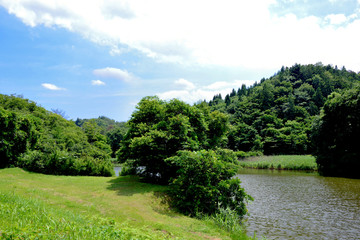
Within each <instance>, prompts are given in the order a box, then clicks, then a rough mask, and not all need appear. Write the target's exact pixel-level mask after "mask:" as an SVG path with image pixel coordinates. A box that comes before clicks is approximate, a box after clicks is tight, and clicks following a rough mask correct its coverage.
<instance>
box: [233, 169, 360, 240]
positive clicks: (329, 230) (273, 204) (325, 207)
mask: <svg viewBox="0 0 360 240" xmlns="http://www.w3.org/2000/svg"><path fill="white" fill-rule="evenodd" d="M237 177H239V178H240V180H241V182H242V183H241V186H242V187H243V188H245V191H246V192H247V193H248V194H250V195H251V196H252V197H253V198H254V199H255V200H254V201H253V202H252V203H250V204H249V205H248V210H249V213H250V216H249V217H248V218H247V219H246V225H247V230H248V235H250V236H253V235H254V233H256V236H257V237H261V236H264V237H266V238H267V239H360V180H359V179H346V178H332V177H321V176H318V175H317V174H314V173H312V174H307V173H299V172H292V171H271V170H251V169H243V170H241V172H239V174H238V175H237Z"/></svg>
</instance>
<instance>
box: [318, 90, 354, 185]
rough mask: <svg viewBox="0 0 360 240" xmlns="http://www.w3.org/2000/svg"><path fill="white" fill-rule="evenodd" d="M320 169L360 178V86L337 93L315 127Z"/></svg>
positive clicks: (332, 173)
mask: <svg viewBox="0 0 360 240" xmlns="http://www.w3.org/2000/svg"><path fill="white" fill-rule="evenodd" d="M313 132H314V134H313V142H314V145H315V150H316V151H315V155H316V161H317V163H318V165H319V171H320V172H321V173H323V174H324V175H338V176H349V177H355V178H358V177H359V173H358V169H359V168H360V160H359V159H360V149H359V144H358V141H357V140H356V139H358V137H359V134H360V86H359V85H357V86H356V87H355V88H354V89H350V90H347V91H344V92H342V93H341V94H338V93H334V94H332V95H330V96H329V98H328V100H327V101H326V103H325V105H324V112H323V115H322V116H321V119H320V120H318V121H317V122H316V124H315V125H314V127H313Z"/></svg>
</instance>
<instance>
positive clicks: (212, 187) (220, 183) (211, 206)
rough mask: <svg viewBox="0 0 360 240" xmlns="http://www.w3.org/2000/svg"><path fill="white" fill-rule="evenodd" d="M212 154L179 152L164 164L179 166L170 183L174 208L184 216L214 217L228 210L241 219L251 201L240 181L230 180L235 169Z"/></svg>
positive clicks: (203, 151)
mask: <svg viewBox="0 0 360 240" xmlns="http://www.w3.org/2000/svg"><path fill="white" fill-rule="evenodd" d="M220 158H221V156H219V155H217V154H216V153H215V152H214V151H212V150H209V151H205V150H201V151H198V152H190V151H179V152H178V154H177V156H174V157H170V158H168V159H166V160H165V161H166V162H170V163H171V164H173V165H175V166H177V167H178V169H179V170H178V171H177V174H178V175H177V177H175V178H174V179H173V180H172V181H171V183H170V187H171V189H170V191H169V194H170V196H171V198H172V204H173V206H174V207H175V208H177V209H178V210H179V211H181V212H182V213H184V214H188V215H191V216H195V215H196V214H198V213H202V214H209V215H211V214H214V213H216V212H218V211H219V206H220V207H221V208H230V209H232V210H234V211H236V213H237V214H238V216H239V219H241V218H242V217H243V216H244V215H245V214H246V212H247V210H246V205H245V204H246V202H247V201H248V200H251V199H252V198H251V197H250V196H249V195H247V194H246V193H245V191H244V189H243V188H241V187H240V183H241V182H240V180H239V179H238V178H232V177H233V176H234V175H235V174H236V172H237V167H236V166H235V165H234V164H231V163H229V162H224V161H221V160H219V159H220Z"/></svg>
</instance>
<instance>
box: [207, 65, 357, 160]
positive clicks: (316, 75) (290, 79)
mask: <svg viewBox="0 0 360 240" xmlns="http://www.w3.org/2000/svg"><path fill="white" fill-rule="evenodd" d="M359 83H360V74H359V73H355V72H353V71H348V70H346V68H345V67H343V68H342V69H338V68H337V67H336V66H335V67H333V66H331V65H327V66H324V65H322V64H321V63H317V64H315V65H313V64H309V65H300V64H295V65H294V66H292V67H282V68H281V70H280V71H279V72H277V73H276V74H275V75H274V76H272V77H270V78H267V79H265V78H264V79H262V80H261V81H260V83H255V84H254V85H253V86H251V87H248V88H247V87H246V86H245V85H243V86H241V87H240V88H239V89H238V90H235V89H233V91H232V92H231V93H229V94H227V95H226V96H225V98H224V99H223V98H222V96H221V95H220V94H219V95H216V96H214V97H213V100H211V101H209V102H208V103H207V104H208V105H209V106H210V108H211V110H212V111H215V110H218V111H221V112H223V113H227V114H229V116H230V118H229V119H230V126H229V131H228V134H227V137H226V138H224V139H223V142H222V144H221V147H226V148H229V149H232V150H235V151H253V150H257V151H262V152H264V154H266V155H269V154H307V153H311V152H312V151H313V145H312V143H311V141H310V139H311V126H312V122H313V119H314V118H315V117H316V116H319V114H320V111H321V109H322V107H323V106H324V103H325V100H326V98H327V97H328V96H329V95H330V94H331V93H333V92H342V91H344V90H347V89H351V88H354V86H355V85H357V84H359Z"/></svg>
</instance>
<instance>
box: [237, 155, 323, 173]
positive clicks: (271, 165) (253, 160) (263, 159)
mask: <svg viewBox="0 0 360 240" xmlns="http://www.w3.org/2000/svg"><path fill="white" fill-rule="evenodd" d="M239 163H240V166H242V167H244V168H256V169H279V170H306V171H316V170H317V165H316V161H315V157H313V156H311V155H278V156H259V157H250V158H246V159H244V160H241V161H240V162H239Z"/></svg>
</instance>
